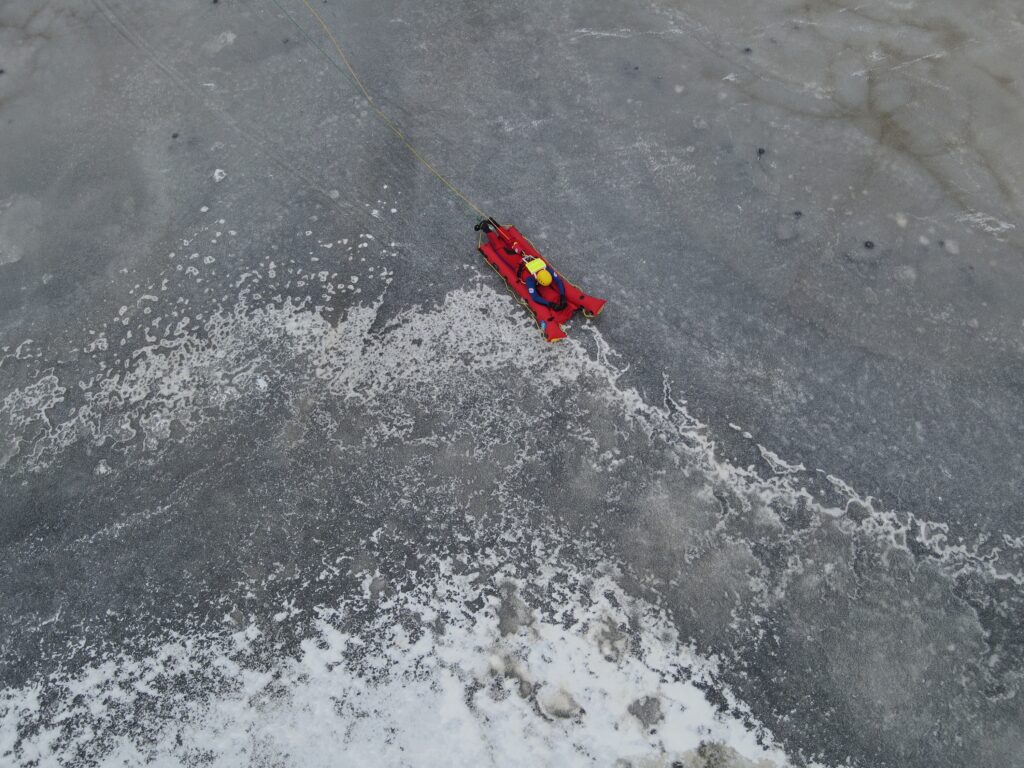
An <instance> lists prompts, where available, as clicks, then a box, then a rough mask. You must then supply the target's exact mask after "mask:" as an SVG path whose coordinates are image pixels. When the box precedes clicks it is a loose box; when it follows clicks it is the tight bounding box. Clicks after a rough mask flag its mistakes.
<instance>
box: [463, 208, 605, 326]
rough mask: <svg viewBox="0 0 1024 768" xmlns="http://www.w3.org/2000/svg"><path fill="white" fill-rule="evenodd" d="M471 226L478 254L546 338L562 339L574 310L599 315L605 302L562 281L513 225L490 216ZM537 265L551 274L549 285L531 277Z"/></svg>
mask: <svg viewBox="0 0 1024 768" xmlns="http://www.w3.org/2000/svg"><path fill="white" fill-rule="evenodd" d="M474 229H476V230H477V231H478V232H480V233H481V236H480V240H479V242H478V243H477V247H478V248H479V249H480V253H482V254H483V255H484V258H485V259H487V263H488V264H490V265H491V266H492V267H494V271H495V272H497V273H498V274H499V275H501V277H502V279H503V280H504V281H505V284H506V285H507V286H508V287H509V290H511V291H513V292H514V293H515V295H516V297H517V298H518V299H519V301H520V303H521V304H523V305H525V306H526V308H527V309H529V310H530V312H532V313H533V316H534V319H535V320H536V321H537V325H538V326H540V330H541V332H542V333H543V334H544V338H546V339H547V340H548V341H560V340H562V339H564V338H566V333H565V331H563V330H562V324H563V323H565V322H568V320H569V318H571V317H572V316H573V315H574V314H576V311H577V310H582V311H583V314H584V315H586V316H587V317H597V315H599V314H601V310H602V309H604V305H605V304H606V303H607V301H606V300H605V299H598V298H596V297H594V296H588V295H587V294H585V293H583V291H581V290H580V289H579V288H577V287H576V286H575V285H573V284H572V283H570V282H569V281H568V280H566V279H565V277H564V276H562V275H561V273H559V272H557V271H556V270H555V269H554V267H552V265H551V262H549V261H548V260H547V259H545V258H544V257H543V256H541V254H540V251H538V250H537V249H536V248H534V246H533V243H531V242H530V241H529V240H527V239H526V238H525V237H523V235H522V234H521V233H520V232H519V230H517V229H516V228H515V227H513V226H511V225H509V226H504V227H503V226H501V225H500V224H498V222H496V221H495V220H494V219H484V220H483V221H481V222H480V223H479V224H477V225H476V227H474ZM538 260H539V261H538ZM541 268H544V269H546V270H547V271H548V272H549V274H550V275H551V276H552V278H553V280H552V282H551V284H550V285H540V284H538V282H537V280H536V279H531V278H532V276H534V275H535V274H536V273H537V272H538V271H539V269H541Z"/></svg>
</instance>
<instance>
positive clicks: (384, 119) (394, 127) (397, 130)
mask: <svg viewBox="0 0 1024 768" xmlns="http://www.w3.org/2000/svg"><path fill="white" fill-rule="evenodd" d="M271 2H272V3H273V4H274V5H276V6H277V7H278V9H279V10H280V11H281V12H282V13H284V15H285V16H287V17H288V20H289V21H291V23H292V24H293V25H294V26H295V27H296V28H297V29H298V30H299V31H300V32H302V34H303V35H304V36H305V37H306V38H307V39H308V40H309V41H310V42H311V43H313V45H314V46H315V47H316V48H317V50H319V51H320V52H321V53H322V54H323V55H324V56H326V57H327V58H328V60H330V62H331V63H332V64H334V66H335V67H338V64H337V62H336V61H335V60H334V59H333V57H331V55H330V54H329V53H327V51H325V50H324V49H323V48H321V47H320V45H319V44H318V43H317V42H316V40H314V39H313V38H312V37H311V36H310V34H309V33H308V32H306V29H305V28H304V27H303V26H302V25H300V24H299V23H298V21H296V20H295V18H294V17H293V16H292V15H291V14H290V13H288V11H287V10H286V9H285V8H284V7H283V6H282V5H281V3H280V2H278V0H271ZM302 4H303V5H305V6H306V8H307V9H308V10H309V12H310V13H311V14H313V18H314V19H316V21H317V23H318V24H319V25H320V27H321V29H323V31H324V34H326V35H327V38H328V39H329V40H330V41H331V44H332V45H334V50H336V51H337V52H338V56H339V57H340V58H341V61H342V63H344V65H345V69H347V70H348V73H349V75H351V76H352V81H353V82H354V83H355V84H356V86H357V87H358V88H359V90H360V91H361V92H362V94H363V96H364V97H365V98H366V101H367V102H368V103H369V104H370V107H371V108H372V109H373V111H374V113H375V114H376V115H377V117H379V118H380V119H381V121H382V122H383V123H384V124H385V125H386V126H387V127H388V128H390V129H391V132H392V133H394V134H395V136H397V137H398V138H399V139H400V140H401V142H402V143H403V144H404V145H405V146H406V148H407V149H408V150H409V151H410V152H412V154H413V156H414V157H415V158H416V159H417V160H419V161H420V162H421V163H422V164H423V166H424V167H425V168H426V169H427V170H428V171H430V172H431V173H432V174H434V175H435V176H436V177H437V178H438V179H440V181H441V183H442V184H444V185H445V186H446V187H448V189H450V190H451V191H452V192H453V193H455V194H456V195H457V196H458V197H459V198H460V199H461V200H462V201H463V202H464V203H465V204H466V205H468V206H469V207H470V208H472V209H473V210H474V211H476V212H477V213H478V214H480V216H482V217H483V218H485V219H486V218H489V217H488V215H487V213H486V212H485V211H484V210H483V209H482V208H481V207H480V206H478V205H477V204H476V203H474V202H473V201H472V200H470V199H469V198H468V197H467V196H466V195H465V194H463V192H462V191H461V190H460V189H459V188H458V187H456V186H455V185H454V184H453V183H452V182H451V181H450V180H449V179H448V178H447V177H446V176H445V175H444V174H442V173H441V172H440V171H439V170H437V168H435V167H434V166H433V164H432V163H431V162H430V161H429V160H427V158H425V157H424V156H423V154H422V153H421V152H420V151H419V150H418V149H416V147H414V146H413V144H412V142H411V141H409V139H408V138H406V136H405V134H404V133H403V132H402V129H401V128H399V127H398V125H397V123H395V121H394V120H392V119H391V118H390V117H388V116H387V114H386V113H385V112H384V110H382V109H381V108H380V107H378V106H377V102H376V101H374V100H373V96H371V95H370V92H369V91H368V90H367V89H366V86H365V85H363V81H362V80H361V79H360V77H359V75H357V74H356V71H355V69H353V67H352V64H351V63H350V62H349V60H348V56H346V55H345V51H344V50H342V48H341V44H340V43H338V38H336V37H335V36H334V33H333V32H332V31H331V28H330V27H329V26H327V22H325V21H324V20H323V17H321V16H320V14H319V13H317V12H316V9H315V8H314V7H313V6H312V5H310V3H309V0H302ZM338 68H339V69H340V67H338Z"/></svg>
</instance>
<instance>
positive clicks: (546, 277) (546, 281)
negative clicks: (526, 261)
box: [535, 269, 551, 285]
mask: <svg viewBox="0 0 1024 768" xmlns="http://www.w3.org/2000/svg"><path fill="white" fill-rule="evenodd" d="M535 277H536V278H537V282H538V283H540V284H541V285H551V273H550V272H548V271H547V270H546V269H542V270H539V271H538V272H537V274H536V275H535Z"/></svg>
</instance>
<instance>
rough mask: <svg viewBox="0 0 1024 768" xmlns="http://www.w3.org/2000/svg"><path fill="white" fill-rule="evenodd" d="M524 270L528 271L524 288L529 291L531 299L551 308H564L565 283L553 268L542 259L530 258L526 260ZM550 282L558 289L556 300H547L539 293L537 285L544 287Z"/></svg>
mask: <svg viewBox="0 0 1024 768" xmlns="http://www.w3.org/2000/svg"><path fill="white" fill-rule="evenodd" d="M526 271H527V272H529V273H530V274H529V275H528V276H527V278H526V280H525V283H526V289H527V290H528V291H529V292H530V300H531V301H534V302H536V303H537V304H540V305H541V306H542V307H549V308H551V309H564V308H565V283H564V282H563V281H562V278H561V277H560V276H559V275H558V273H557V272H555V270H554V269H552V268H551V267H549V266H548V265H547V264H545V263H544V259H530V260H529V261H528V262H526ZM552 283H554V285H555V288H556V289H557V290H558V301H557V302H553V301H548V300H547V299H545V298H544V297H543V296H541V295H540V291H539V290H538V287H539V286H544V287H545V288H546V287H548V286H549V285H551V284H552Z"/></svg>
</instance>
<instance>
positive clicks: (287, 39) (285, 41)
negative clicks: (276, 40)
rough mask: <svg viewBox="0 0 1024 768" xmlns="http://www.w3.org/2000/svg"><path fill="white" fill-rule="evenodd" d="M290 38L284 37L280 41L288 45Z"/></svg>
mask: <svg viewBox="0 0 1024 768" xmlns="http://www.w3.org/2000/svg"><path fill="white" fill-rule="evenodd" d="M290 40H291V38H290V37H286V38H285V39H284V40H282V41H281V42H282V43H284V44H285V45H288V42H289V41H290Z"/></svg>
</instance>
